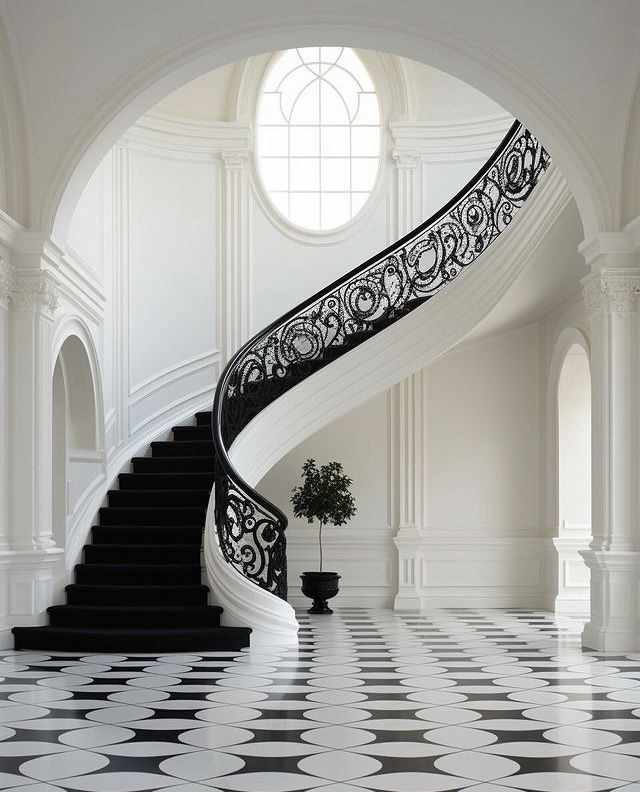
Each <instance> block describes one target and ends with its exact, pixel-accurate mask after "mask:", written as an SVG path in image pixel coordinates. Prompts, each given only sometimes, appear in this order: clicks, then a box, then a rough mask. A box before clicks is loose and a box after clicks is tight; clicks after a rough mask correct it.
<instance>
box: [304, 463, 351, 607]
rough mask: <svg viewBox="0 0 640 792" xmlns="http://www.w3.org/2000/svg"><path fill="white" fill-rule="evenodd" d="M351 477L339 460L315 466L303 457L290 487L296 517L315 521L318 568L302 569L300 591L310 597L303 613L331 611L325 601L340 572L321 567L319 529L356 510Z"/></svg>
mask: <svg viewBox="0 0 640 792" xmlns="http://www.w3.org/2000/svg"><path fill="white" fill-rule="evenodd" d="M351 484H352V481H351V479H350V478H349V477H348V476H345V475H344V473H343V472H342V465H341V464H340V462H329V463H328V464H327V465H322V466H321V467H318V466H317V465H316V461H315V459H307V461H306V462H305V463H304V465H303V466H302V486H300V487H294V488H293V489H292V490H291V503H292V505H293V513H294V515H295V516H296V517H298V518H300V517H304V518H305V519H306V520H307V521H308V522H310V523H313V521H314V520H318V522H319V524H320V525H319V529H318V544H319V546H320V570H319V571H318V572H303V573H302V575H300V577H301V578H302V593H303V594H304V595H305V596H306V597H309V599H312V600H313V605H312V606H311V608H309V610H308V611H307V613H333V611H332V610H331V608H330V607H329V606H328V605H327V600H328V599H331V597H335V595H336V594H337V593H338V581H339V580H340V575H339V574H338V573H337V572H324V571H323V569H322V560H323V559H322V529H323V527H324V526H325V525H344V524H345V523H346V522H347V520H350V519H351V518H352V517H353V515H354V514H355V513H356V504H355V500H354V498H353V495H352V494H351V492H350V489H349V488H350V486H351Z"/></svg>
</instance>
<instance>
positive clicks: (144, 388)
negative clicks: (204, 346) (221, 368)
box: [129, 349, 220, 407]
mask: <svg viewBox="0 0 640 792" xmlns="http://www.w3.org/2000/svg"><path fill="white" fill-rule="evenodd" d="M219 360H220V352H219V350H217V349H211V350H208V351H207V352H204V353H202V354H201V355H194V356H193V357H191V358H189V359H188V360H183V361H181V362H180V363H178V364H177V365H176V366H168V367H167V368H165V369H163V370H162V371H160V372H158V373H157V374H154V375H153V376H152V377H148V378H147V379H145V380H143V381H142V382H140V383H138V384H137V385H135V386H134V387H132V388H131V390H130V391H129V406H131V407H132V406H134V405H136V404H137V403H138V402H140V401H142V400H143V399H146V398H147V397H148V396H151V394H153V393H155V392H156V391H157V390H159V389H160V388H164V387H166V386H167V385H172V384H173V383H174V382H180V381H181V380H183V379H185V378H186V377H189V376H190V375H191V374H196V373H197V372H198V371H202V369H206V368H210V367H211V366H214V365H215V364H216V363H217V362H219Z"/></svg>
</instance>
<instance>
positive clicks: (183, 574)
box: [75, 564, 202, 586]
mask: <svg viewBox="0 0 640 792" xmlns="http://www.w3.org/2000/svg"><path fill="white" fill-rule="evenodd" d="M75 569H76V582H77V583H85V584H87V583H88V584H93V583H102V584H105V583H106V584H110V585H113V586H126V585H129V586H135V585H139V586H141V585H156V586H157V585H159V584H162V583H165V584H166V583H167V582H168V581H171V585H180V584H191V585H197V584H199V583H200V580H201V576H202V570H201V568H200V564H76V568H75Z"/></svg>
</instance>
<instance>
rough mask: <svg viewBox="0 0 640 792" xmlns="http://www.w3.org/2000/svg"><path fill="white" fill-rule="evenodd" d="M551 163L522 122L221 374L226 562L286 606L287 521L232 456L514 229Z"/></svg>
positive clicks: (219, 470) (218, 435) (219, 519)
mask: <svg viewBox="0 0 640 792" xmlns="http://www.w3.org/2000/svg"><path fill="white" fill-rule="evenodd" d="M549 163H550V157H549V155H548V153H547V152H546V151H545V149H544V148H543V147H542V145H541V144H540V142H539V141H538V140H537V139H536V138H535V137H534V135H532V134H531V133H530V132H529V131H528V130H527V129H525V128H524V127H523V126H522V125H521V124H520V123H519V122H518V121H516V122H515V123H514V124H513V125H512V127H511V128H510V130H509V132H508V133H507V134H506V136H505V138H504V139H503V141H502V142H501V144H500V145H499V146H498V148H497V149H496V151H495V152H494V154H493V155H492V156H491V158H490V159H489V160H488V161H487V163H486V164H485V165H484V166H483V167H482V168H481V170H480V171H479V172H478V173H477V174H476V176H474V177H473V179H471V180H470V181H469V183H468V184H467V185H466V186H465V187H463V189H462V190H460V192H459V193H458V194H457V195H456V196H455V197H454V198H452V200H451V201H449V203H448V204H446V206H444V207H443V208H442V209H440V210H439V211H438V212H437V213H436V214H435V215H433V217H430V218H429V219H428V220H426V221H425V222H424V223H422V224H421V225H419V226H418V227H417V228H415V229H414V230H413V231H411V232H410V233H409V234H407V235H406V236H404V237H403V238H402V239H400V240H399V241H398V242H395V243H394V244H393V245H390V246H389V247H388V248H386V249H385V250H383V251H382V252H381V253H379V254H377V255H375V256H373V257H372V258H370V259H369V260H368V261H366V262H365V263H364V264H361V265H360V266H358V267H356V268H355V269H353V270H351V272H348V273H347V274H346V275H344V276H342V277H341V278H339V279H338V280H336V281H334V282H333V283H331V284H330V285H329V286H326V287H325V288H324V289H322V290H321V291H319V292H318V293H317V294H315V295H313V296H312V297H310V298H309V299H307V300H305V301H304V302H303V303H301V304H300V305H298V306H296V307H295V308H293V309H292V310H290V311H288V312H287V313H286V314H284V316H282V317H280V318H279V319H277V320H276V321H275V322H273V323H272V324H270V325H269V326H268V327H266V328H265V329H264V330H261V331H260V332H259V333H258V334H257V335H255V336H254V337H253V338H252V339H251V340H250V341H248V342H247V343H246V344H245V345H244V346H243V347H242V348H241V349H240V350H238V352H236V353H235V355H234V356H233V357H232V358H231V360H230V361H229V363H228V364H227V366H226V368H225V370H224V371H223V373H222V376H221V378H220V381H219V383H218V386H217V388H216V395H215V400H214V405H213V418H212V424H213V440H214V447H215V454H216V473H215V485H214V486H215V511H216V513H215V522H216V528H217V533H218V541H219V544H220V548H221V550H222V553H223V554H224V556H225V559H226V560H227V561H228V562H229V563H230V564H232V565H233V566H234V567H236V569H238V571H239V572H240V573H241V574H243V575H244V576H245V577H246V578H247V579H249V580H250V581H252V582H253V583H255V584H257V585H258V586H261V587H262V588H264V589H266V590H268V591H270V592H272V593H274V594H276V595H278V596H280V597H282V598H284V599H286V593H287V579H286V566H287V559H286V542H285V536H284V531H285V528H286V526H287V519H286V517H285V515H284V514H283V513H282V512H281V511H280V509H278V508H277V507H276V506H275V505H274V504H272V503H270V502H269V501H267V500H266V498H263V497H262V496H261V495H260V494H259V493H258V492H256V491H255V490H254V489H253V488H252V487H250V486H249V485H248V484H247V483H246V482H244V481H243V479H242V477H241V476H240V474H239V473H238V472H237V471H236V470H235V468H234V467H233V465H232V463H231V461H230V459H229V455H228V450H229V448H230V446H231V444H232V443H233V441H234V439H235V438H236V437H237V436H238V434H239V433H240V432H241V431H242V429H243V428H244V427H245V426H246V425H247V424H248V423H249V421H251V419H252V418H254V417H255V416H256V415H257V414H258V413H259V412H260V411H261V410H262V409H264V407H266V406H267V405H268V404H270V403H271V402H272V401H273V400H274V399H276V398H277V397H278V396H280V395H281V394H282V393H283V392H284V391H285V390H287V389H288V388H290V387H292V386H293V385H295V384H297V383H298V382H300V381H301V380H303V379H305V378H306V377H307V376H309V375H310V374H311V373H313V371H316V370H317V369H318V368H320V367H321V366H323V365H325V364H326V363H328V362H330V360H331V359H333V358H335V357H337V356H338V355H339V354H340V353H341V352H343V351H346V350H348V349H351V348H353V346H355V345H357V344H358V343H361V342H362V341H364V340H366V338H368V337H370V336H371V335H372V334H373V333H375V332H377V331H379V330H382V329H384V327H387V326H388V325H389V324H391V323H392V322H394V321H396V320H398V319H400V318H401V317H402V316H405V315H406V314H407V313H408V312H409V311H411V310H413V309H414V308H415V307H417V306H418V305H420V304H422V303H423V302H425V301H426V300H428V299H430V298H431V297H433V296H434V295H435V294H436V293H437V292H439V291H440V290H441V289H442V288H443V287H444V286H446V285H447V284H448V283H449V282H451V281H452V280H454V279H455V278H456V277H457V276H458V275H459V274H460V272H461V271H462V270H463V269H464V268H465V267H468V266H469V265H470V264H471V263H473V262H474V261H475V260H476V259H477V258H478V256H480V255H481V254H482V253H483V252H484V251H485V250H486V249H487V248H488V247H489V245H490V244H491V243H492V242H493V241H494V240H495V239H496V238H497V237H498V236H499V235H500V234H501V233H502V231H503V230H504V229H505V228H506V227H507V226H508V225H509V224H510V222H511V220H512V219H513V217H514V215H515V213H516V212H517V210H518V209H519V208H520V207H521V206H522V205H523V204H524V202H525V201H526V200H527V198H528V197H529V195H530V194H531V192H532V190H533V188H534V187H535V186H536V184H537V183H538V181H539V179H540V177H541V176H542V174H543V173H544V171H545V170H546V169H547V167H548V166H549Z"/></svg>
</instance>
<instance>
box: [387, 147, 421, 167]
mask: <svg viewBox="0 0 640 792" xmlns="http://www.w3.org/2000/svg"><path fill="white" fill-rule="evenodd" d="M391 156H392V158H393V161H394V162H395V164H396V168H403V169H407V170H414V169H415V168H416V167H417V166H418V162H420V154H419V152H417V151H402V150H401V149H394V150H393V151H392V152H391Z"/></svg>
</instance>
